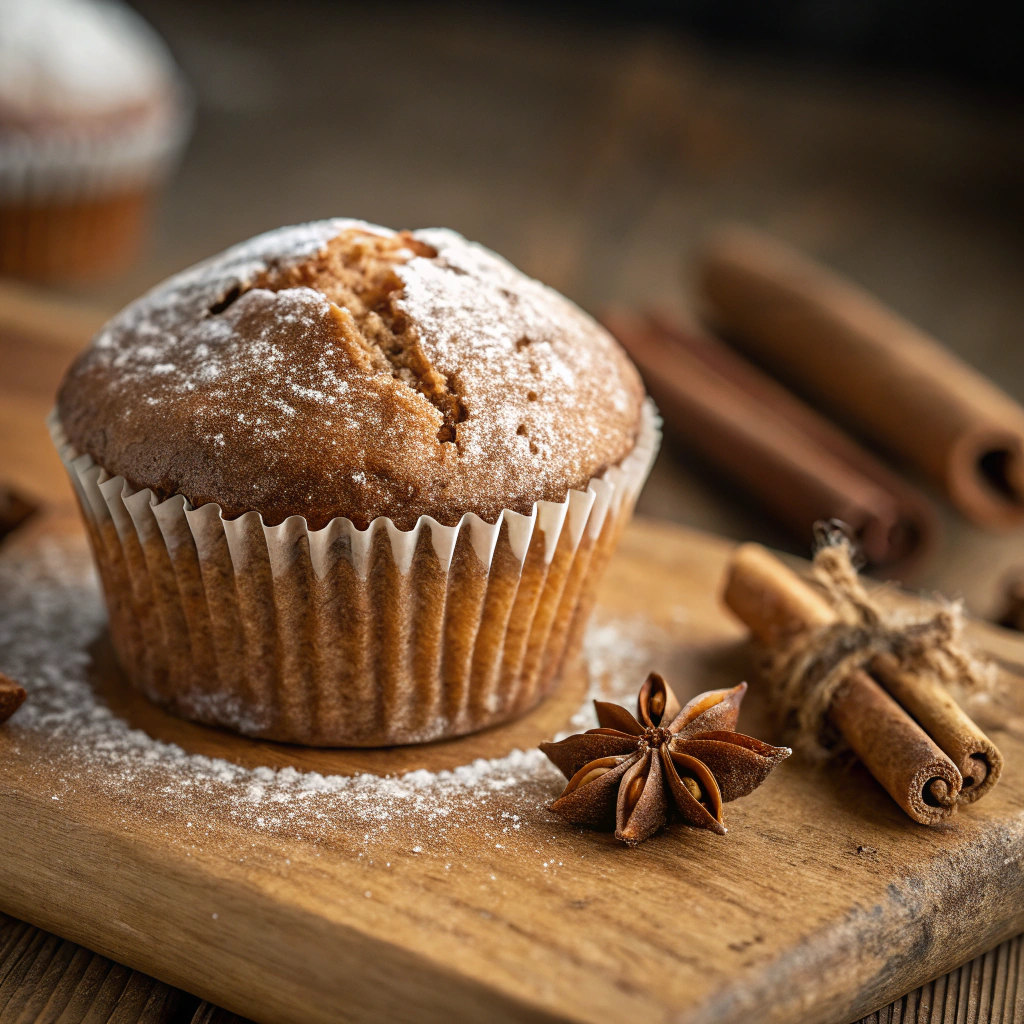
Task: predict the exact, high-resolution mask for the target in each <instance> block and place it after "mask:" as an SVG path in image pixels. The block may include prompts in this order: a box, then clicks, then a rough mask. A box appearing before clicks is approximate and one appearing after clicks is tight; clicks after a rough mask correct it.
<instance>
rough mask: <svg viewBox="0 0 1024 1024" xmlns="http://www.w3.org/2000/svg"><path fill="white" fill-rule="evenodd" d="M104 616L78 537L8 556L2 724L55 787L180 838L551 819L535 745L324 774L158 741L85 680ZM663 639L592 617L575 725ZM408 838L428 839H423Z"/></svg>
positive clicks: (3, 565) (554, 791)
mask: <svg viewBox="0 0 1024 1024" xmlns="http://www.w3.org/2000/svg"><path fill="white" fill-rule="evenodd" d="M105 623H106V612H105V610H104V607H103V601H102V597H101V595H100V592H99V588H98V585H97V582H96V578H95V574H94V571H93V567H92V563H91V560H90V558H89V555H88V552H87V550H86V547H85V543H84V541H83V540H76V541H56V540H53V539H49V540H46V541H44V542H43V543H41V544H40V545H39V546H38V547H36V548H34V549H33V550H32V551H31V552H30V553H25V554H21V555H17V556H8V557H7V558H5V559H3V560H0V671H4V672H6V673H8V674H9V675H11V676H13V677H14V678H16V679H18V680H19V681H20V682H21V683H22V684H23V685H24V686H25V688H26V689H27V690H28V691H29V699H28V700H27V701H26V703H25V704H24V705H23V706H22V708H21V710H20V711H19V712H18V714H17V715H16V716H15V717H14V718H13V719H11V720H10V722H9V723H8V724H7V725H6V726H5V730H8V731H9V732H10V735H11V738H12V739H13V740H14V747H15V752H17V749H18V747H19V737H25V738H26V739H27V738H29V737H30V736H31V738H32V743H33V746H34V747H35V748H42V749H44V750H46V751H48V752H49V751H52V754H53V759H54V762H55V763H59V764H60V766H61V779H62V782H63V785H64V786H65V790H64V792H63V793H60V792H58V793H55V794H54V799H55V800H60V799H63V798H64V796H67V795H71V794H73V793H75V792H78V793H80V792H82V791H84V790H90V791H100V792H103V793H104V794H105V795H106V796H108V797H110V798H111V799H113V800H114V801H115V802H116V803H118V804H119V805H120V806H122V807H123V808H124V810H125V812H126V813H127V812H129V811H131V810H132V809H138V808H139V807H141V806H142V805H143V803H144V804H145V807H146V808H148V809H149V810H150V812H152V811H153V810H154V808H155V810H156V813H158V814H160V815H161V816H162V817H163V819H164V820H165V821H166V823H167V826H168V834H169V835H171V836H172V837H173V838H174V840H175V841H176V842H179V843H185V845H187V842H186V840H187V839H188V838H189V837H190V836H194V835H198V834H199V833H201V832H202V831H203V830H206V834H207V835H209V833H210V830H211V828H216V827H219V826H229V827H238V828H241V829H242V830H252V831H253V832H254V833H257V834H263V835H267V836H279V837H287V838H296V839H300V840H312V841H317V840H318V839H320V838H323V837H325V836H327V835H328V834H330V835H331V836H332V837H333V840H334V842H335V845H337V839H338V836H339V834H340V832H341V831H342V829H341V826H344V828H343V832H344V834H345V835H347V836H348V837H349V847H350V849H352V850H353V851H355V850H356V849H362V850H363V851H366V850H370V849H372V848H373V847H374V846H375V845H379V844H380V843H382V842H384V841H385V840H399V839H401V840H403V844H404V846H405V848H406V849H408V848H409V847H410V843H411V842H412V840H410V839H409V837H410V836H415V837H416V839H415V841H416V842H417V843H422V844H424V845H426V844H427V843H430V842H432V841H438V840H445V839H450V838H451V837H452V836H453V835H454V834H455V833H456V832H457V830H459V829H460V828H467V827H473V828H477V829H479V828H480V827H481V822H483V826H482V827H484V828H485V830H487V829H490V830H491V831H490V832H488V833H487V834H488V835H490V834H491V833H493V835H494V837H495V838H496V842H495V846H496V847H497V849H499V850H500V849H502V838H503V837H505V836H509V835H512V834H514V833H516V832H518V831H519V830H520V829H521V828H522V827H523V826H524V823H530V822H532V823H536V822H537V821H538V820H542V821H543V822H544V824H545V827H546V826H547V825H548V824H550V823H551V820H552V818H551V816H550V815H549V813H548V812H547V811H546V809H545V807H546V805H547V804H548V803H549V802H550V801H551V800H552V799H553V798H554V797H555V796H557V795H558V793H559V792H560V789H561V786H562V785H564V779H562V776H561V775H560V774H559V772H558V771H557V770H556V769H555V768H554V766H553V765H551V764H550V762H548V760H547V758H545V756H544V755H543V754H542V753H541V752H540V750H538V749H532V750H528V751H522V750H513V751H511V752H510V753H509V754H507V755H506V756H504V757H500V758H495V759H492V760H482V759H481V760H477V761H474V762H472V763H471V764H466V765H463V766H460V767H458V768H455V769H454V770H451V771H440V772H429V771H426V770H420V771H414V772H410V773H407V774H405V775H402V776H387V777H381V776H377V775H369V774H363V775H356V776H339V775H333V776H324V775H321V774H319V773H317V772H303V771H298V770H296V769H294V768H284V769H273V768H269V767H263V768H255V769H250V768H244V767H241V766H239V765H236V764H233V763H231V762H229V761H225V760H221V759H213V758H209V757H205V756H202V755H197V754H189V753H187V752H186V751H185V750H183V749H182V748H181V747H178V746H176V745H174V744H168V743H163V742H160V741H158V740H155V739H153V738H152V737H150V736H149V735H147V734H146V733H144V732H142V731H140V730H137V729H132V728H131V727H130V726H129V725H128V723H127V722H125V721H124V720H123V719H122V718H120V717H119V716H117V715H116V714H115V713H114V712H112V711H111V710H110V709H109V708H108V707H107V706H106V705H105V704H104V703H103V702H102V701H101V700H100V699H99V698H98V697H97V696H96V694H95V693H94V691H93V689H92V686H91V684H90V682H89V677H88V671H89V664H90V654H89V646H90V644H91V643H92V642H93V641H94V640H95V639H96V638H97V636H98V635H99V634H100V632H101V631H102V630H103V628H104V626H105ZM668 642H669V641H668V638H667V636H666V634H664V633H663V632H662V631H661V630H660V629H659V628H658V627H656V626H653V625H652V624H650V623H648V622H646V621H644V620H642V619H635V620H615V621H609V622H604V623H600V624H595V625H592V626H591V627H590V629H589V631H588V635H587V639H586V644H585V653H586V657H587V659H588V663H589V668H590V674H591V692H590V693H589V694H588V699H587V702H586V704H585V705H584V706H583V707H581V708H580V710H579V711H578V712H577V713H576V715H575V716H573V718H572V728H573V729H574V730H577V729H585V728H592V727H593V726H594V725H596V720H595V718H594V713H593V708H592V706H591V703H590V700H591V699H592V698H593V697H599V698H601V699H604V700H611V701H618V702H620V703H622V704H624V705H626V706H630V707H631V706H632V704H633V701H634V700H635V695H636V691H637V687H638V684H639V682H640V681H641V679H642V678H643V674H644V673H645V672H646V671H647V670H648V669H649V668H650V667H651V665H652V663H653V662H654V660H655V658H656V657H657V656H658V651H659V649H662V648H664V646H665V645H666V644H667V643H668ZM126 820H127V819H126ZM236 838H237V837H236ZM411 848H412V852H413V853H416V854H418V853H421V852H423V846H420V845H417V846H413V847H411ZM362 855H363V853H360V856H362Z"/></svg>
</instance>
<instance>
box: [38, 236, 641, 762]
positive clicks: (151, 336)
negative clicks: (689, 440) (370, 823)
mask: <svg viewBox="0 0 1024 1024" xmlns="http://www.w3.org/2000/svg"><path fill="white" fill-rule="evenodd" d="M655 420H656V416H655V414H654V411H653V407H652V406H651V405H650V403H649V401H647V400H645V397H644V392H643V388H642V385H641V383H640V379H639V377H638V375H637V373H636V371H635V369H634V368H633V366H632V364H631V363H630V362H629V360H628V359H627V357H626V356H625V354H624V353H623V352H622V350H621V349H620V348H619V346H618V345H617V343H616V342H615V341H614V340H613V339H612V337H611V336H610V335H609V334H608V333H607V332H606V331H604V330H603V329H602V328H601V327H600V326H599V325H598V324H596V323H595V322H594V321H593V320H592V319H591V318H590V317H589V316H587V315H586V314H585V313H584V312H582V311H581V310H580V309H578V308H577V307H576V306H574V305H573V304H572V303H571V302H569V301H568V300H567V299H565V298H563V297H562V296H561V295H559V294H558V293H556V292H554V291H553V290H551V289H550V288H547V287H545V286H544V285H542V284H540V283H539V282H537V281H534V280H532V279H530V278H528V277H526V276H525V275H523V274H521V273H520V272H519V271H517V270H516V269H515V268H514V267H512V266H511V265H510V264H508V263H507V262H505V261H504V260H502V259H501V258H500V257H498V256H496V255H495V254H493V253H491V252H489V251H488V250H486V249H484V248H482V247H481V246H478V245H475V244H473V243H470V242H467V241H466V240H465V239H464V238H462V237H461V236H460V235H457V234H455V233H454V232H451V231H447V230H441V229H431V230H422V231H414V232H400V233H395V232H392V231H389V230H387V229H384V228H379V227H375V226H373V225H368V224H364V223H361V222H357V221H349V220H330V221H321V222H317V223H314V224H307V225H302V226H299V227H293V228H284V229H281V230H279V231H272V232H269V233H268V234H265V235H261V236H259V237H258V238H255V239H252V240H251V241H249V242H246V243H243V244H242V245H239V246H235V247H234V248H232V249H229V250H227V251H226V252H224V253H222V254H220V255H219V256H215V257H213V258H212V259H210V260H207V261H206V262H204V263H201V264H199V265H198V266H196V267H194V268H192V269H190V270H188V271H185V272H184V273H182V274H179V275H178V276H177V277H174V278H172V279H170V280H169V281H167V282H165V283H164V284H162V285H160V286H158V287H157V288H155V289H154V290H153V291H151V292H150V293H149V294H147V295H145V296H143V297H142V298H141V299H139V300H137V301H136V302H134V303H132V304H131V305H130V306H128V307H127V308H126V309H125V310H123V311H122V312H121V313H120V314H119V315H118V316H116V317H115V318H114V319H113V320H111V321H110V322H109V323H108V324H107V325H106V326H105V327H104V328H103V329H102V330H101V331H100V332H99V334H98V335H97V336H96V338H95V339H94V340H93V343H92V345H91V346H90V348H89V349H87V350H86V351H85V352H84V353H83V354H82V356H81V357H79V359H78V360H77V361H76V362H75V364H74V365H73V366H72V368H71V369H70V370H69V372H68V374H67V377H66V379H65V381H64V383H63V385H62V387H61V390H60V394H59V397H58V402H57V408H56V410H55V413H54V416H53V417H52V419H51V428H52V430H53V433H54V438H55V441H56V443H57V445H58V448H59V449H60V450H61V454H62V457H63V458H64V461H65V464H66V465H67V466H68V469H69V472H70V474H71V476H72V479H73V481H74V482H75V484H76V487H77V489H78V493H79V496H80V499H81V504H82V508H83V512H84V515H85V519H86V523H87V525H88V527H89V532H90V536H91V539H92V543H93V547H94V551H95V555H96V560H97V563H98V565H99V568H100V573H101V577H102V579H103V583H104V589H105V593H106V598H107V604H108V607H109V610H110V620H111V633H112V637H113V640H114V643H115V646H116V648H117V651H118V654H119V656H120V658H121V660H122V662H123V665H124V667H125V670H126V671H127V673H128V675H129V676H130V678H131V679H132V681H133V683H134V684H135V685H136V686H138V687H139V688H140V689H141V690H142V691H143V692H145V693H146V694H147V695H149V696H150V697H151V698H152V699H154V700H156V701H158V702H160V703H162V704H164V705H165V706H167V707H168V708H170V709H171V710H173V711H175V712H176V713H178V714H181V715H184V716H186V717H189V718H193V719H197V720H199V721H203V722H208V723H215V724H219V725H224V726H227V727H229V728H233V729H236V730H238V731H241V732H243V733H246V734H248V735H254V736H261V737H267V738H271V739H278V740H287V741H291V742H298V743H307V744H316V745H357V746H375V745H382V744H394V743H413V742H423V741H426V740H433V739H438V738H441V737H448V736H454V735H459V734H462V733H466V732H470V731H473V730H476V729H480V728H483V727H485V726H487V725H491V724H494V723H497V722H501V721H503V720H506V719H508V718H510V717H512V716H514V715H517V714H520V713H522V712H524V711H526V710H528V709H529V708H531V707H533V706H534V705H535V704H536V703H537V701H539V700H540V699H541V698H542V697H543V696H544V695H545V693H547V692H548V691H549V690H550V688H551V687H552V685H553V684H554V682H555V681H556V680H557V678H558V675H559V672H560V670H561V667H562V666H563V664H564V663H565V661H566V658H567V657H569V656H571V654H572V653H573V652H574V650H575V648H576V646H577V644H578V641H579V638H580V634H581V631H582V627H583V625H584V623H585V619H586V616H587V613H588V611H589V608H590V606H591V603H592V599H593V592H594V585H595V583H596V579H597V576H598V574H599V572H600V570H601V569H602V567H603V565H604V563H605V561H606V560H607V558H608V556H609V555H610V553H611V550H612V547H613V545H614V542H615V539H616V537H617V535H618V533H619V531H620V529H621V527H622V526H623V525H624V523H625V521H626V519H627V518H628V516H629V514H630V511H631V509H632V505H633V503H634V501H635V498H636V495H637V493H638V491H639V488H640V487H641V486H642V483H643V481H644V479H645V478H646V474H647V471H648V469H649V467H650V463H651V460H652V458H653V455H654V452H655V449H656V447H657V438H658V435H657V426H656V422H655Z"/></svg>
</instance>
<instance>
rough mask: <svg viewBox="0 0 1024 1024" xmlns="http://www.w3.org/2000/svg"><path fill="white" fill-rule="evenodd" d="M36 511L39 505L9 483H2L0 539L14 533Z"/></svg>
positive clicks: (0, 486)
mask: <svg viewBox="0 0 1024 1024" xmlns="http://www.w3.org/2000/svg"><path fill="white" fill-rule="evenodd" d="M36 511H38V506H36V505H34V504H33V503H32V502H31V501H29V500H28V499H27V498H26V497H24V495H21V494H19V493H18V492H17V491H16V490H15V489H14V488H13V487H11V486H9V485H8V484H5V483H0V540H3V539H4V537H6V536H7V535H8V534H9V533H14V531H15V530H16V529H17V528H18V527H19V526H21V525H22V524H23V523H24V522H25V521H26V520H27V519H28V518H29V517H30V516H31V515H32V514H33V513H34V512H36Z"/></svg>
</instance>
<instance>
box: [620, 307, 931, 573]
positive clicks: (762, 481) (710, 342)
mask: <svg viewBox="0 0 1024 1024" xmlns="http://www.w3.org/2000/svg"><path fill="white" fill-rule="evenodd" d="M604 322H605V325H606V326H607V327H608V328H609V330H611V331H612V333H613V334H615V335H616V336H617V337H618V339H619V340H620V341H621V342H622V345H623V346H624V347H625V349H626V351H627V352H629V354H630V356H631V357H632V359H633V361H634V362H635V363H636V364H637V366H638V367H639V368H640V372H641V373H642V374H643V377H644V381H645V383H646V385H647V388H648V390H649V391H650V393H651V394H652V396H653V397H654V399H655V401H656V402H657V403H658V407H659V409H660V410H661V413H662V415H663V416H664V417H665V421H666V424H667V426H668V427H669V429H670V431H671V432H672V433H673V434H675V435H676V436H678V437H680V438H681V439H683V440H684V441H685V442H686V444H687V445H688V446H689V447H690V448H692V449H694V450H696V451H697V452H698V453H699V454H700V455H702V456H703V457H704V458H705V459H706V460H708V461H709V462H710V463H711V464H713V465H714V466H716V467H717V468H719V469H721V470H723V471H724V472H726V473H727V474H729V475H730V476H732V478H733V479H735V480H736V481H738V482H739V483H740V484H741V485H742V486H743V487H744V488H745V489H746V490H748V491H749V492H751V493H752V494H753V495H754V496H755V497H756V498H757V499H758V501H759V502H760V503H761V504H762V505H763V506H764V507H766V508H767V509H768V510H769V512H770V513H771V514H772V515H773V516H774V518H776V519H777V520H778V521H779V522H781V523H782V524H783V525H785V526H787V527H788V528H789V529H790V531H791V532H792V533H793V535H794V536H795V537H797V538H799V539H800V540H802V541H806V540H808V539H809V538H810V536H811V529H812V525H813V523H814V522H816V521H817V520H819V519H841V520H843V521H844V522H846V523H848V524H850V526H851V527H852V528H853V530H854V533H855V535H856V537H857V540H858V542H859V544H860V547H861V549H862V550H863V552H864V554H865V556H866V558H867V560H868V562H869V563H870V564H871V565H872V566H873V567H875V568H876V569H877V570H880V571H881V572H882V573H883V574H887V575H891V574H901V575H905V574H906V573H908V572H910V571H911V570H912V569H913V567H914V566H915V565H917V564H919V563H920V562H921V561H922V560H923V558H924V557H925V556H926V554H927V553H928V551H929V550H931V548H932V547H933V545H934V541H935V535H936V522H935V516H934V514H933V512H932V510H931V507H930V506H929V505H928V503H927V502H926V501H925V499H924V498H923V497H922V496H921V495H920V494H918V492H917V491H915V490H914V489H913V488H912V487H910V486H909V485H908V484H906V483H905V482H904V481H902V480H901V479H900V478H899V477H898V476H896V474H894V473H892V472H891V471H890V470H888V469H887V468H886V467H885V466H883V465H882V464H881V463H880V462H879V461H878V460H877V459H876V458H874V456H872V455H870V454H869V453H868V452H866V451H865V450H864V449H863V448H861V447H860V446H859V445H857V444H856V443H855V442H854V441H852V440H851V439H850V438H849V437H847V436H846V435H845V434H843V433H842V432H841V431H840V430H838V429H837V428H836V427H834V426H832V424H830V423H829V422H828V421H827V420H825V419H823V418H822V417H821V416H820V415H819V414H818V413H816V412H814V410H812V409H811V408H810V407H809V406H807V405H805V404H804V403H803V402H801V401H800V400H798V399H797V398H795V397H794V396H793V395H791V394H790V393H789V392H787V391H786V390H785V389H784V388H783V387H781V386H780V385H779V384H777V383H776V382H775V381H773V380H772V379H771V378H770V377H768V376H767V375H765V374H764V373H762V372H761V371H759V370H757V369H756V368H755V367H753V366H752V365H751V364H749V363H747V362H746V361H745V360H744V359H743V358H742V357H740V356H739V355H737V354H736V353H735V352H734V351H733V350H731V349H730V348H728V347H727V346H726V345H724V344H723V343H722V342H720V341H718V340H717V339H716V338H714V337H712V336H710V335H709V334H707V333H706V332H703V331H701V330H700V329H699V328H697V327H696V326H694V325H690V324H684V323H681V322H679V321H673V320H670V319H669V318H668V317H666V316H665V315H663V314H658V313H643V314H626V313H623V312H619V311H611V312H608V313H606V314H605V316H604Z"/></svg>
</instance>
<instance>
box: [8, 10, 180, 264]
mask: <svg viewBox="0 0 1024 1024" xmlns="http://www.w3.org/2000/svg"><path fill="white" fill-rule="evenodd" d="M185 96H186V93H185V90H184V87H183V85H182V83H181V80H180V78H179V75H178V72H177V70H176V69H175V66H174V63H173V61H172V60H171V57H170V54H169V53H168V52H167V49H166V47H165V46H164V45H163V43H162V42H161V41H160V39H159V38H158V37H157V35H156V34H155V33H154V32H153V31H152V30H151V29H150V28H149V26H148V25H147V24H146V23H145V22H144V21H142V19H141V18H139V17H138V15H136V14H135V13H134V12H133V11H131V10H130V9H129V8H127V7H125V6H123V5H122V4H120V3H115V2H112V0H28V2H26V0H0V274H10V275H16V276H20V277H26V278H32V279H35V280H41V281H55V280H72V279H76V278H82V277H89V276H95V275H102V274H105V273H110V272H112V271H114V270H117V269H120V268H121V267H123V266H124V265H125V264H126V263H127V262H128V261H129V260H130V259H131V258H132V256H134V255H135V253H136V252H137V250H138V247H139V243H140V240H141V237H142V232H143V228H144V226H145V223H146V218H147V214H148V212H149V207H150V205H151V201H152V198H153V196H154V193H155V190H156V188H157V186H158V185H159V184H160V182H161V180H162V179H163V177H164V176H165V174H166V172H167V170H168V168H169V166H170V164H171V163H172V162H173V160H174V158H175V157H176V156H177V154H178V152H179V150H180V149H181V146H182V144H183V142H184V140H185V137H186V132H187V122H188V117H187V103H186V99H185Z"/></svg>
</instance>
